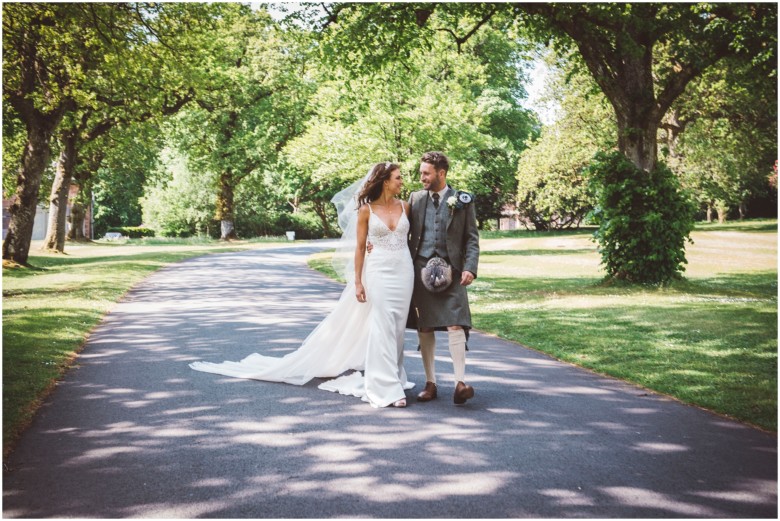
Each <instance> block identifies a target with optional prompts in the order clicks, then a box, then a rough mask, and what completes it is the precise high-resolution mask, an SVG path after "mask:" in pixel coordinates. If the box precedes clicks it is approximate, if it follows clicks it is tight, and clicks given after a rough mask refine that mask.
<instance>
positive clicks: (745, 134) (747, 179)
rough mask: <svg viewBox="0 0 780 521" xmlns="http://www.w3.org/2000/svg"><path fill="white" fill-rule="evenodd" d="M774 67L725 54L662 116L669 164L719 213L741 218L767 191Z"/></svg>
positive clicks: (772, 143)
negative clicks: (730, 212) (732, 210)
mask: <svg viewBox="0 0 780 521" xmlns="http://www.w3.org/2000/svg"><path fill="white" fill-rule="evenodd" d="M775 72H776V71H773V70H769V71H762V69H761V68H760V67H754V66H753V65H752V64H751V63H750V62H746V61H744V60H739V59H734V58H732V59H726V60H724V61H722V62H721V63H719V64H718V65H717V66H715V67H713V68H711V69H710V70H709V71H707V72H706V73H705V74H704V75H703V76H702V77H701V78H700V79H698V80H697V81H695V82H693V83H692V84H691V86H690V89H689V92H688V93H686V95H684V96H683V97H681V98H680V100H678V102H677V103H676V104H675V105H674V106H673V107H672V111H670V113H669V115H668V116H667V118H665V120H664V125H663V127H664V132H663V134H662V135H663V136H664V138H665V139H664V144H665V149H664V153H665V154H666V155H667V157H668V161H669V164H670V166H671V167H672V168H673V169H674V170H675V171H676V172H677V174H678V175H679V176H681V178H682V179H683V183H684V185H685V186H686V187H688V188H690V189H692V190H693V191H694V193H695V195H696V197H697V199H698V200H699V201H700V203H701V205H702V206H704V207H705V208H706V210H707V215H708V220H711V213H712V211H713V210H717V211H718V219H719V220H720V221H721V222H722V221H723V220H725V218H726V213H727V211H728V210H729V208H737V209H738V210H739V215H740V218H742V217H744V216H745V215H746V214H747V211H748V210H747V207H748V201H750V200H756V199H758V198H760V197H767V195H768V192H769V191H770V187H769V185H768V183H767V181H766V176H767V173H768V172H769V171H770V170H771V166H772V164H773V161H774V160H775V158H776V156H777V143H776V136H777V82H776V74H775Z"/></svg>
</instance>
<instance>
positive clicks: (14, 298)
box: [3, 239, 269, 454]
mask: <svg viewBox="0 0 780 521" xmlns="http://www.w3.org/2000/svg"><path fill="white" fill-rule="evenodd" d="M268 242H269V241H245V242H237V243H230V244H229V245H227V244H226V243H220V242H217V241H210V240H198V239H195V240H182V239H178V240H165V239H148V240H147V239H141V240H130V241H121V242H109V243H92V244H88V245H84V244H70V243H69V244H67V246H66V254H64V255H63V254H50V253H42V252H40V251H39V248H40V242H36V243H34V244H33V248H31V250H30V253H31V255H30V258H29V263H30V264H31V265H32V266H33V267H32V268H4V269H3V453H4V454H5V453H7V451H8V449H9V448H10V447H11V446H12V444H13V441H14V440H15V438H16V437H17V436H18V434H19V432H20V431H21V430H22V429H23V428H24V427H25V426H26V425H27V424H28V423H29V421H30V419H31V418H32V415H33V413H34V412H35V410H36V409H37V408H38V406H39V405H40V402H41V400H42V399H43V398H44V397H45V396H46V394H48V392H49V390H50V389H51V388H52V387H53V386H54V383H55V381H56V380H57V379H58V378H59V377H60V376H61V375H62V373H63V372H64V371H65V370H66V369H67V367H68V366H69V365H70V363H71V361H72V359H73V357H74V356H75V355H76V353H77V352H78V351H79V350H80V348H81V346H82V344H83V343H84V340H85V339H86V337H87V336H88V335H89V332H90V331H91V330H92V329H93V328H94V327H95V325H97V324H98V322H100V320H101V318H102V317H103V315H104V314H105V313H106V312H107V311H108V310H110V309H111V307H112V306H113V305H114V304H115V303H116V302H117V301H118V300H119V299H120V298H121V297H122V296H123V295H124V294H125V292H127V290H128V289H130V288H131V287H132V286H134V285H135V284H136V283H138V282H139V281H140V280H142V279H143V278H144V277H146V276H147V275H149V274H150V273H152V272H154V271H156V270H158V269H160V268H161V267H163V266H164V265H166V264H168V263H171V262H176V261H180V260H183V259H186V258H189V257H195V256H199V255H204V254H207V253H213V252H226V251H235V250H239V249H245V248H258V247H263V246H264V245H265V244H266V243H268Z"/></svg>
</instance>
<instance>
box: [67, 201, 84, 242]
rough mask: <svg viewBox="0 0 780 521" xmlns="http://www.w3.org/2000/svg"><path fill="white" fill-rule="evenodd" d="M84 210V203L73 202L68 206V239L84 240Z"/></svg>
mask: <svg viewBox="0 0 780 521" xmlns="http://www.w3.org/2000/svg"><path fill="white" fill-rule="evenodd" d="M85 216H86V212H85V211H84V205H82V204H81V203H77V202H74V203H73V206H71V208H70V219H68V220H69V222H70V230H68V240H69V241H86V240H87V238H86V237H85V236H84V217H85Z"/></svg>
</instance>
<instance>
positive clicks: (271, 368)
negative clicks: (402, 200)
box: [190, 205, 414, 407]
mask: <svg viewBox="0 0 780 521" xmlns="http://www.w3.org/2000/svg"><path fill="white" fill-rule="evenodd" d="M369 208H370V205H369ZM408 234H409V220H408V219H407V217H406V214H405V213H404V212H402V214H401V218H400V219H399V221H398V224H397V226H396V229H395V230H391V229H390V228H388V226H387V225H386V224H385V223H384V222H383V221H382V220H381V219H379V217H377V216H376V215H375V214H374V213H373V211H371V214H370V216H369V220H368V241H369V242H371V244H372V245H373V249H372V251H371V253H370V254H369V255H368V256H367V257H366V262H365V264H364V271H363V273H364V275H363V281H364V284H363V285H364V286H365V289H366V302H365V303H360V302H358V301H357V299H356V298H355V285H354V282H350V283H348V284H347V287H346V288H344V291H343V293H342V294H341V297H340V298H339V301H338V303H337V304H336V307H335V308H334V309H333V311H331V313H330V314H329V315H328V316H327V317H325V319H324V320H323V321H322V322H320V324H319V325H318V326H317V327H316V328H315V329H314V331H312V332H311V333H310V334H309V336H308V337H307V338H306V340H304V342H303V344H301V346H300V347H299V348H298V349H296V350H295V351H293V352H292V353H290V354H288V355H286V356H283V357H273V356H264V355H261V354H258V353H254V354H252V355H249V356H248V357H246V358H244V359H243V360H241V361H240V362H222V363H219V364H215V363H210V362H194V363H192V364H190V367H191V368H192V369H194V370H196V371H204V372H207V373H215V374H220V375H225V376H232V377H236V378H248V379H253V380H265V381H269V382H284V383H289V384H293V385H303V384H305V383H306V382H308V381H309V380H311V379H312V378H330V377H336V376H339V375H341V374H342V373H344V372H346V371H348V370H350V369H354V370H356V371H355V372H353V373H350V374H348V375H344V376H340V377H339V378H336V379H334V380H330V381H327V382H324V383H322V384H321V385H320V386H319V388H320V389H323V390H326V391H332V392H338V393H341V394H346V395H352V396H357V397H359V398H361V399H362V400H363V401H366V402H368V403H370V404H371V405H372V406H373V407H386V406H388V405H390V404H392V403H393V402H396V401H398V400H400V399H402V398H404V397H405V394H404V389H411V388H413V387H414V384H413V383H410V382H409V381H408V379H407V377H406V371H405V370H404V366H403V359H404V350H403V347H404V332H405V329H406V318H407V314H408V312H409V303H410V301H411V297H412V288H413V286H414V268H413V266H412V259H411V256H410V255H409V248H408V246H407V242H406V238H407V236H408ZM362 369H365V376H363V375H362V374H361V373H360V372H359V370H362Z"/></svg>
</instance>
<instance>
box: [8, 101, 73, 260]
mask: <svg viewBox="0 0 780 521" xmlns="http://www.w3.org/2000/svg"><path fill="white" fill-rule="evenodd" d="M40 119H42V120H43V121H28V122H27V145H26V146H25V147H24V152H23V153H22V165H21V167H20V168H19V174H18V175H17V178H16V200H15V201H14V202H13V204H12V205H11V208H10V209H9V211H10V214H11V218H10V222H9V223H8V234H7V235H6V237H5V240H4V241H3V259H8V260H13V261H14V262H17V263H19V264H27V257H28V256H29V254H30V242H31V241H32V234H33V225H34V224H35V208H36V206H37V205H38V191H39V190H40V188H41V179H42V177H43V172H44V170H46V166H47V165H48V164H49V159H50V157H51V145H50V140H51V135H52V133H53V132H54V129H55V128H56V126H57V125H58V124H59V122H60V121H61V120H62V113H61V112H59V113H57V114H55V115H53V116H50V117H47V118H40Z"/></svg>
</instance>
